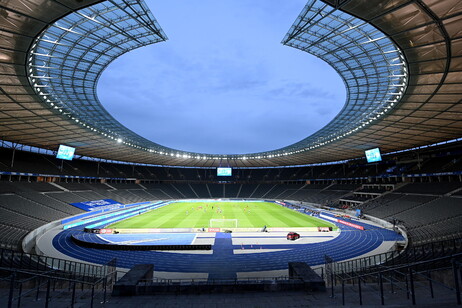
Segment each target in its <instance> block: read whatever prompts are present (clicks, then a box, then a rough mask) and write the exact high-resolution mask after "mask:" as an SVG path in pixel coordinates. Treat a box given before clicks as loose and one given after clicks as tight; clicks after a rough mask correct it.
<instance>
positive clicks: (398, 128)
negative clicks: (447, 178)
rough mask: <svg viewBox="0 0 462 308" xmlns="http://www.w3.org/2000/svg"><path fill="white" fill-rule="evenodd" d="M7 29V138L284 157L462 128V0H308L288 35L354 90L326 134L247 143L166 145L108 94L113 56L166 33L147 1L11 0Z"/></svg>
mask: <svg viewBox="0 0 462 308" xmlns="http://www.w3.org/2000/svg"><path fill="white" fill-rule="evenodd" d="M294 17H295V16H294ZM0 31H1V33H0V35H1V40H0V63H1V64H0V91H1V92H2V93H1V97H2V101H1V105H0V139H2V140H6V141H12V142H18V143H21V144H26V145H31V146H36V147H40V148H46V149H51V150H56V149H57V148H58V145H59V144H66V145H70V146H75V147H76V148H77V154H79V155H84V156H90V157H97V158H104V159H111V160H121V161H132V162H141V163H151V164H163V165H183V166H219V165H230V166H278V165H297V164H309V163H320V162H327V161H335V160H344V159H350V158H355V157H360V156H362V155H363V151H364V150H366V149H369V148H374V147H380V148H381V149H382V152H393V151H398V150H403V149H408V148H412V147H416V146H422V145H428V144H432V143H438V142H444V141H447V140H451V139H455V138H459V137H461V136H462V121H461V119H462V103H461V99H462V85H461V83H462V2H460V1H458V0H389V1H383V0H368V1H363V0H326V1H320V0H310V1H308V3H307V5H306V6H305V8H304V10H303V11H302V13H301V14H300V15H299V17H298V18H297V19H296V21H295V23H294V25H293V26H292V27H291V29H289V32H288V33H287V35H286V37H285V38H284V39H283V44H285V45H287V46H291V47H294V48H298V49H300V50H303V51H306V52H309V53H312V54H314V55H316V56H318V57H320V58H322V59H323V60H325V61H326V62H328V63H329V64H330V65H332V67H333V68H334V69H336V71H337V72H338V73H339V74H340V76H341V77H342V78H343V80H344V82H345V85H346V88H347V101H346V103H345V105H344V107H343V109H342V110H341V111H340V112H339V114H338V115H337V116H336V117H335V118H334V119H333V120H332V121H331V122H330V123H329V124H328V125H326V126H325V127H324V128H322V129H321V130H319V131H318V132H316V133H315V134H313V135H311V136H308V137H307V138H305V139H303V140H301V141H300V142H297V143H295V144H293V145H289V146H287V147H285V148H282V149H277V150H274V151H269V152H262V153H253V154H246V155H214V154H204V153H191V152H184V151H181V150H176V149H170V148H166V147H163V146H162V145H159V144H156V143H154V142H152V141H149V140H147V139H145V138H143V137H141V136H139V135H137V134H135V133H133V132H131V131H130V130H128V129H127V128H125V127H124V126H123V125H121V124H120V123H119V122H117V120H115V119H114V118H113V117H112V116H111V115H110V114H109V113H108V112H107V111H106V110H105V109H104V107H103V106H102V105H101V104H100V102H99V101H98V98H97V96H96V84H97V81H98V78H99V76H100V75H101V72H102V71H103V70H104V69H105V67H106V66H107V65H108V64H109V63H111V61H113V60H114V59H115V58H117V57H119V56H120V55H122V54H124V53H126V52H128V51H130V50H132V49H134V48H138V47H141V46H144V45H147V44H153V43H157V42H160V41H164V40H166V39H167V37H166V35H165V34H164V33H163V31H162V29H161V27H160V25H159V24H158V23H157V21H156V20H155V18H154V17H153V16H152V15H151V13H150V12H149V10H148V8H147V7H146V6H145V4H144V2H143V1H129V0H108V1H73V0H53V1H50V0H31V1H28V2H27V3H26V2H24V1H19V0H18V1H14V0H12V1H7V2H3V3H2V4H0ZM287 120H289V121H290V119H287ZM308 120H309V119H307V121H308Z"/></svg>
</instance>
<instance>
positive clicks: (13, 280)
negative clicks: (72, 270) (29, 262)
mask: <svg viewBox="0 0 462 308" xmlns="http://www.w3.org/2000/svg"><path fill="white" fill-rule="evenodd" d="M0 271H1V272H2V273H7V275H6V277H3V278H0V283H1V282H3V283H4V284H5V283H8V284H9V292H8V298H7V302H4V300H5V299H2V300H0V305H1V306H2V307H8V308H12V307H13V305H14V306H16V307H21V304H24V303H26V305H27V306H31V302H32V305H38V302H39V301H41V303H43V301H44V306H45V307H48V306H49V304H50V303H56V305H54V306H67V307H74V304H75V303H76V302H77V298H78V304H79V305H80V306H81V305H84V306H86V307H94V305H95V304H103V305H104V303H106V302H107V300H108V298H109V296H110V292H111V290H112V286H113V284H114V282H115V280H116V279H117V277H116V275H117V274H116V272H115V271H112V272H109V273H107V274H106V275H105V276H103V277H100V278H95V277H90V278H89V277H85V276H83V277H82V276H81V277H76V278H65V277H61V276H60V275H55V273H54V271H51V272H44V273H36V272H30V271H25V270H18V269H10V268H0ZM42 305H43V304H40V306H42Z"/></svg>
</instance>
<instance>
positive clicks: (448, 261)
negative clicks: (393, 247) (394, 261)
mask: <svg viewBox="0 0 462 308" xmlns="http://www.w3.org/2000/svg"><path fill="white" fill-rule="evenodd" d="M461 259H462V253H459V254H455V255H452V256H447V257H440V258H436V259H433V260H428V261H421V262H416V263H411V264H406V265H400V266H395V267H390V268H387V267H383V268H381V269H378V268H377V269H376V270H375V271H373V272H369V273H365V274H362V273H358V274H355V273H352V272H350V273H348V274H346V273H336V274H334V273H333V274H332V277H331V280H332V282H333V283H332V284H331V286H330V291H331V297H332V298H334V297H335V294H336V292H335V291H336V290H337V291H338V288H336V287H335V286H336V285H340V286H341V291H340V293H341V302H342V305H346V302H347V298H346V297H347V295H349V296H350V297H349V298H348V300H349V303H348V304H352V303H351V301H353V300H355V299H354V298H353V296H352V293H354V292H345V285H349V286H353V288H355V289H356V292H357V295H356V296H357V299H356V300H355V303H354V304H358V303H359V305H363V304H364V301H363V291H364V287H365V286H369V285H376V286H378V290H376V291H375V292H377V294H376V295H377V297H378V298H379V301H380V304H381V305H385V304H386V302H385V292H386V291H389V292H390V293H392V294H393V299H394V300H395V301H396V300H398V298H399V296H400V295H403V294H404V295H405V296H406V299H407V300H410V301H411V303H412V305H416V304H417V298H416V290H417V286H416V284H417V283H419V284H420V285H421V288H420V289H423V288H425V289H426V288H428V291H426V292H428V293H429V294H430V296H431V298H432V299H433V298H435V292H434V287H435V286H438V287H440V289H441V288H442V289H444V290H446V291H447V292H448V293H449V294H452V295H453V300H454V302H455V303H457V305H461V294H460V293H461V286H460V281H461V278H462V277H461V273H462V263H461V262H460V260H461ZM435 264H440V266H439V267H437V268H434V267H435ZM441 273H442V274H441ZM437 274H440V276H441V275H444V277H445V281H441V280H439V279H435V278H434V276H436V275H437ZM448 280H449V283H448ZM369 290H375V288H369ZM373 292H374V291H373ZM337 293H338V292H337ZM445 296H447V295H445ZM367 304H368V305H373V304H379V303H376V302H374V303H371V302H368V303H367ZM420 304H422V303H420ZM426 304H428V303H426Z"/></svg>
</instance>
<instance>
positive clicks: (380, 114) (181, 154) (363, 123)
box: [28, 38, 407, 160]
mask: <svg viewBox="0 0 462 308" xmlns="http://www.w3.org/2000/svg"><path fill="white" fill-rule="evenodd" d="M38 40H39V38H38V39H37V40H36V43H34V44H33V45H32V48H31V51H30V53H29V54H30V55H31V56H30V57H29V58H28V66H29V68H28V72H29V81H30V82H31V84H32V85H33V88H34V90H35V92H36V93H37V94H38V95H39V96H40V97H41V98H42V99H43V101H45V102H46V103H48V104H49V105H50V107H52V108H53V109H55V110H57V111H58V112H60V113H62V114H63V115H67V117H68V118H70V119H71V120H73V121H74V122H75V123H77V124H79V125H81V126H82V127H84V128H86V129H88V130H90V131H91V132H94V133H98V134H100V135H102V136H104V137H107V138H109V139H110V140H113V141H116V143H118V144H124V145H126V146H130V147H133V148H136V149H140V150H144V151H147V152H150V153H154V154H158V155H163V156H167V157H173V158H182V159H198V160H209V159H214V160H222V159H229V160H237V159H242V160H247V159H249V160H254V159H271V158H278V157H283V156H288V155H293V154H299V153H302V152H306V151H309V150H314V149H317V148H319V147H322V146H325V145H327V144H329V143H332V142H334V141H337V140H339V139H341V138H344V137H346V136H348V135H350V134H352V133H355V132H356V131H358V130H359V129H362V128H364V127H365V126H367V125H370V124H371V123H373V122H374V121H376V120H378V119H379V118H381V117H383V115H385V114H386V113H387V112H388V111H389V110H391V109H392V108H393V106H394V105H395V103H396V102H398V101H399V99H401V97H402V95H403V93H404V90H405V87H406V84H407V82H406V81H407V69H406V66H405V64H404V63H405V62H404V57H403V56H402V54H401V52H400V51H398V52H399V53H400V59H401V63H400V64H402V65H403V73H404V76H396V77H403V79H402V80H403V83H402V84H400V85H394V86H393V87H395V88H399V90H398V94H394V95H395V98H394V99H393V100H389V101H386V103H387V105H386V106H385V107H384V108H382V110H381V111H380V112H377V113H376V114H375V115H374V116H372V117H369V118H366V119H363V120H362V121H361V122H359V123H358V125H357V126H356V127H355V128H352V129H350V130H349V131H347V132H341V131H340V132H339V133H337V134H331V135H329V136H328V138H322V139H320V140H319V141H316V142H314V143H312V144H311V145H309V146H306V147H305V148H301V149H297V150H293V151H288V150H286V151H282V152H279V153H272V154H260V155H244V156H238V155H235V156H227V155H219V156H209V155H198V154H185V153H184V152H171V151H159V150H154V149H149V148H146V147H142V146H139V145H138V144H136V143H135V142H133V141H129V140H124V139H123V138H122V137H121V136H119V135H117V134H115V133H113V132H112V131H108V132H107V131H103V130H101V129H98V128H96V127H93V126H91V125H89V124H87V123H85V122H84V121H82V120H79V119H78V118H77V117H75V116H73V115H71V114H70V113H69V112H65V111H66V110H65V109H64V107H62V106H59V105H58V104H56V101H55V102H53V101H52V100H50V99H49V97H48V95H47V94H45V93H43V92H42V91H41V88H43V87H45V88H46V87H47V86H46V85H40V84H38V83H37V80H36V78H37V79H40V78H45V76H33V67H34V64H33V60H34V57H33V56H32V55H33V54H34V49H35V47H36V46H37V41H38ZM392 77H393V76H392ZM61 105H64V104H62V102H61Z"/></svg>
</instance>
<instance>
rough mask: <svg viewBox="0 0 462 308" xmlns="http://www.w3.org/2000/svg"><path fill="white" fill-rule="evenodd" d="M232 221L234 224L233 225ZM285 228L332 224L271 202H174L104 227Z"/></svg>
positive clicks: (329, 225)
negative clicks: (222, 224) (224, 221)
mask: <svg viewBox="0 0 462 308" xmlns="http://www.w3.org/2000/svg"><path fill="white" fill-rule="evenodd" d="M211 219H219V220H221V219H227V220H237V222H235V221H233V222H232V223H233V225H229V221H228V222H227V223H228V225H226V226H220V225H219V224H220V221H217V222H215V223H217V224H218V225H214V226H210V220H211ZM234 224H237V226H235V225H234ZM264 226H266V227H268V228H288V227H292V228H294V227H333V228H335V229H336V226H335V225H333V224H331V223H329V222H326V221H324V220H321V219H318V218H315V217H312V216H309V215H306V214H302V213H299V212H297V211H294V210H291V209H288V208H286V207H283V206H281V205H278V204H275V203H271V202H238V201H235V202H233V201H228V202H224V201H223V202H218V201H211V202H174V203H171V204H169V205H166V206H163V207H160V208H158V209H155V210H152V211H149V212H146V213H143V214H141V215H138V216H136V217H132V218H129V219H126V220H122V221H119V222H116V223H114V224H111V225H109V226H107V228H119V229H131V228H208V227H228V228H229V227H238V228H262V227H264Z"/></svg>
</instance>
